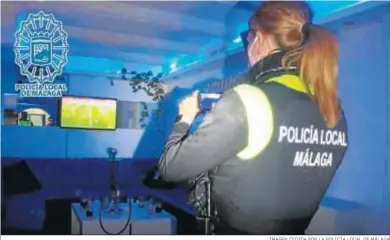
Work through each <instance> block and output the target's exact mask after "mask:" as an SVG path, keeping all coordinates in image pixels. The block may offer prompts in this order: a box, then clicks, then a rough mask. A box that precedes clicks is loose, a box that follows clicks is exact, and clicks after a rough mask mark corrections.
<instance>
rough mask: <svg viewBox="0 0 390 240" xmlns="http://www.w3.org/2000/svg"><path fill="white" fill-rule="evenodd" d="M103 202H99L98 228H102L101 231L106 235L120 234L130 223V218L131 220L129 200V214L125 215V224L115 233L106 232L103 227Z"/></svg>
mask: <svg viewBox="0 0 390 240" xmlns="http://www.w3.org/2000/svg"><path fill="white" fill-rule="evenodd" d="M103 205H104V204H103V203H101V205H100V210H99V225H100V228H101V229H102V230H103V232H104V233H105V234H107V235H121V234H122V233H123V232H124V231H125V230H126V228H127V226H128V225H129V223H130V220H131V200H129V216H128V217H127V221H126V224H125V226H124V227H123V228H122V229H121V230H120V231H119V232H117V233H110V232H108V231H107V230H106V229H105V228H104V225H103V221H102V212H103V208H104V207H103Z"/></svg>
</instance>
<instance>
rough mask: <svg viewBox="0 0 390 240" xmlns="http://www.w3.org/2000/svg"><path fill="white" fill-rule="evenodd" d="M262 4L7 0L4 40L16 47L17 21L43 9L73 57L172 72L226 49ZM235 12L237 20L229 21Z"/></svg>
mask: <svg viewBox="0 0 390 240" xmlns="http://www.w3.org/2000/svg"><path fill="white" fill-rule="evenodd" d="M258 5H259V2H240V3H238V4H237V2H236V1H227V2H222V1H208V2H202V1H197V2H191V1H183V2H166V1H155V2H151V1H127V2H124V1H122V2H112V1H110V2H107V1H106V2H93V3H91V2H86V1H82V2H43V1H40V2H16V1H15V2H2V43H3V44H4V43H5V44H12V45H13V44H14V41H15V40H14V33H15V30H16V27H17V25H18V24H16V23H17V22H20V21H21V20H25V19H27V16H28V14H29V13H38V11H40V10H42V11H44V12H46V13H53V14H54V16H55V18H56V19H57V20H60V21H62V23H63V28H64V30H65V31H66V32H67V33H68V43H69V46H70V50H69V53H68V55H69V56H82V57H93V58H105V59H112V60H117V61H121V62H124V63H127V64H133V65H137V66H144V67H145V68H151V67H161V69H165V70H167V68H168V70H171V71H172V70H175V68H176V67H177V66H175V65H177V64H178V62H186V61H189V62H190V61H193V59H197V58H200V57H209V56H210V55H212V54H214V53H215V52H216V51H218V50H220V51H221V49H222V51H223V47H224V46H225V43H226V42H228V43H231V42H232V41H233V40H234V39H235V38H237V37H238V36H239V32H236V30H235V29H236V26H238V25H239V24H240V23H242V21H246V19H248V18H249V16H250V15H251V14H252V12H253V10H254V9H255V8H256V6H258ZM233 13H234V18H232V17H230V18H229V19H230V20H228V21H226V18H227V17H229V16H232V14H233ZM232 19H233V21H232ZM225 22H228V23H229V28H228V29H227V28H226V27H225V25H226V24H225ZM3 28H4V29H3ZM228 30H229V31H228Z"/></svg>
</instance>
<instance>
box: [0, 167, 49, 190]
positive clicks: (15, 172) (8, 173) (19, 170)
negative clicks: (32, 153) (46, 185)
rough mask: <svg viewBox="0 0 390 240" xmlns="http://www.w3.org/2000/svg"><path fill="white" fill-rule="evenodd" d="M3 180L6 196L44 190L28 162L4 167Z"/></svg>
mask: <svg viewBox="0 0 390 240" xmlns="http://www.w3.org/2000/svg"><path fill="white" fill-rule="evenodd" d="M2 180H3V184H4V185H3V186H4V191H5V194H8V195H16V194H24V193H31V192H34V191H38V190H41V189H42V185H41V183H40V182H39V180H38V179H37V178H36V176H35V174H34V173H33V172H32V171H31V169H30V167H29V166H28V164H27V163H26V161H24V160H23V161H20V162H18V163H16V164H13V165H10V166H3V167H2Z"/></svg>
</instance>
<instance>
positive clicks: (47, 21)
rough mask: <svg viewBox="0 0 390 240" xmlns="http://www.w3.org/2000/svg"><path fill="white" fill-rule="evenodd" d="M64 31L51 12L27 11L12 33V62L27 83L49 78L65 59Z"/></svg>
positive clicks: (44, 80)
mask: <svg viewBox="0 0 390 240" xmlns="http://www.w3.org/2000/svg"><path fill="white" fill-rule="evenodd" d="M67 38H68V34H67V33H66V32H65V31H64V30H63V28H62V23H61V22H60V21H57V20H56V19H55V18H54V16H53V14H46V13H44V12H42V11H40V12H39V13H38V14H29V16H28V19H27V20H26V21H22V23H21V26H20V29H19V31H17V32H16V34H15V39H16V41H15V45H14V51H15V63H16V64H17V65H18V66H19V68H20V73H21V74H22V75H24V76H26V77H27V78H28V80H29V81H30V82H31V83H40V84H43V83H45V82H53V81H54V79H55V78H56V77H57V76H58V75H61V74H62V70H63V68H64V66H65V64H66V63H67V62H68V58H67V55H68V51H69V45H68V42H67Z"/></svg>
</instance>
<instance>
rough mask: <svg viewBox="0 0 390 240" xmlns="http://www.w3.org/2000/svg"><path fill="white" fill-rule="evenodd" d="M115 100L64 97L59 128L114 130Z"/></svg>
mask: <svg viewBox="0 0 390 240" xmlns="http://www.w3.org/2000/svg"><path fill="white" fill-rule="evenodd" d="M116 112H117V101H116V99H106V98H89V97H73V96H64V97H62V99H61V108H60V126H61V127H63V128H82V129H100V130H114V129H116Z"/></svg>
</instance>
